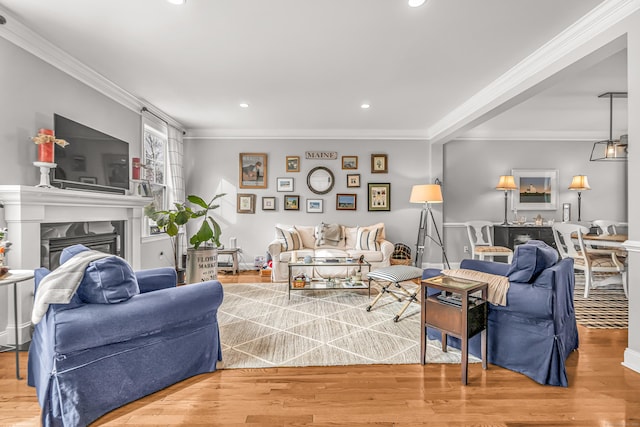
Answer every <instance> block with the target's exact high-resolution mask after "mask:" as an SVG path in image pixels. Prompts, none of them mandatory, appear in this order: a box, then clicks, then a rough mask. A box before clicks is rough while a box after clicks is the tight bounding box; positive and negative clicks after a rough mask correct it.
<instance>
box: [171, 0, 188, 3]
mask: <svg viewBox="0 0 640 427" xmlns="http://www.w3.org/2000/svg"><path fill="white" fill-rule="evenodd" d="M167 1H168V2H169V3H171V4H185V3H186V2H187V0H167Z"/></svg>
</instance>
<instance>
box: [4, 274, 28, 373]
mask: <svg viewBox="0 0 640 427" xmlns="http://www.w3.org/2000/svg"><path fill="white" fill-rule="evenodd" d="M29 279H33V270H9V272H8V273H7V274H6V275H4V276H2V279H0V286H4V285H7V286H8V285H11V284H13V329H14V331H15V333H16V334H15V337H16V343H15V346H16V348H15V350H16V378H17V379H19V380H21V379H22V378H20V350H19V348H18V286H17V285H18V283H20V282H24V281H26V280H29Z"/></svg>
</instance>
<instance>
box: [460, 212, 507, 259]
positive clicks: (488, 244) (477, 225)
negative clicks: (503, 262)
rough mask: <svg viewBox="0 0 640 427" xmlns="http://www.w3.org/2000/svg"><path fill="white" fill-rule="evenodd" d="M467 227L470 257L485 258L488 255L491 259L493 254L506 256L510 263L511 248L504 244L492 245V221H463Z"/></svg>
mask: <svg viewBox="0 0 640 427" xmlns="http://www.w3.org/2000/svg"><path fill="white" fill-rule="evenodd" d="M464 225H465V226H466V227H467V235H468V236H469V243H470V244H471V257H472V258H475V257H476V255H477V256H478V259H481V260H483V259H485V257H489V259H490V260H492V261H493V257H495V256H506V257H507V262H508V263H509V264H511V260H512V259H513V250H511V249H509V248H507V247H505V246H494V245H493V223H492V222H489V221H467V222H465V223H464Z"/></svg>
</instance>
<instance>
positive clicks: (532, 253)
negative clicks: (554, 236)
mask: <svg viewBox="0 0 640 427" xmlns="http://www.w3.org/2000/svg"><path fill="white" fill-rule="evenodd" d="M557 262H558V251H556V250H555V249H554V248H552V247H551V246H549V245H547V244H546V243H544V242H542V241H540V240H529V241H528V242H527V243H525V244H524V245H518V246H517V247H516V250H515V253H514V254H513V260H512V261H511V266H510V267H509V271H507V277H508V278H509V281H510V282H519V283H530V282H532V281H533V280H534V279H535V278H536V277H538V275H539V274H540V273H542V271H543V270H545V269H547V268H549V267H551V266H553V265H555V264H556V263H557Z"/></svg>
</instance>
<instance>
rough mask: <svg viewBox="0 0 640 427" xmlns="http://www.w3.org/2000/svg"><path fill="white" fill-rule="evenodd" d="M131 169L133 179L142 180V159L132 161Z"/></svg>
mask: <svg viewBox="0 0 640 427" xmlns="http://www.w3.org/2000/svg"><path fill="white" fill-rule="evenodd" d="M131 168H132V169H131V176H132V179H140V157H134V158H133V159H131Z"/></svg>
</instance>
